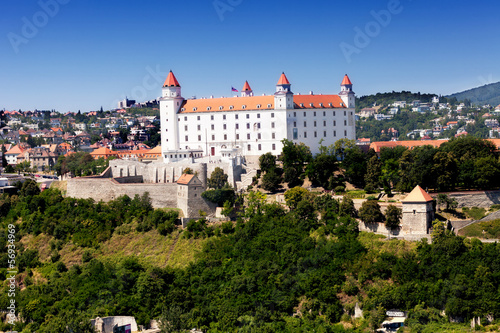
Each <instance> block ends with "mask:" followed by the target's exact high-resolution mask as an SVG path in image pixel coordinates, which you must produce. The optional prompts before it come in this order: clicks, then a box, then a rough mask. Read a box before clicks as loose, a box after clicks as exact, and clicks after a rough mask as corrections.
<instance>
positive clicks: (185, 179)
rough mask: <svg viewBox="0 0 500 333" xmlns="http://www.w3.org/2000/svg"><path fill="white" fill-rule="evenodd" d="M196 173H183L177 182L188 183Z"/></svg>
mask: <svg viewBox="0 0 500 333" xmlns="http://www.w3.org/2000/svg"><path fill="white" fill-rule="evenodd" d="M193 177H194V175H188V174H185V173H184V174H182V176H180V177H179V179H177V184H181V185H187V184H189V182H190V181H191V179H193Z"/></svg>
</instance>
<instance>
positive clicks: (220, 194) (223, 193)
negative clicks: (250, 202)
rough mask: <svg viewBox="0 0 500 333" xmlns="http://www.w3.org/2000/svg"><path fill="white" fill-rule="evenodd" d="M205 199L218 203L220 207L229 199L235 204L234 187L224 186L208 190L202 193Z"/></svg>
mask: <svg viewBox="0 0 500 333" xmlns="http://www.w3.org/2000/svg"><path fill="white" fill-rule="evenodd" d="M201 197H202V198H203V199H206V200H208V201H210V202H213V203H215V204H217V206H218V207H222V206H223V205H224V202H226V201H229V202H230V203H231V204H234V200H235V193H234V190H233V189H232V188H222V189H216V190H207V191H205V192H203V193H202V194H201Z"/></svg>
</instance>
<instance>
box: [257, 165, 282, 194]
mask: <svg viewBox="0 0 500 333" xmlns="http://www.w3.org/2000/svg"><path fill="white" fill-rule="evenodd" d="M280 184H281V176H280V175H279V174H278V173H277V172H276V169H272V170H270V171H267V172H266V173H265V174H264V176H262V188H263V189H264V190H266V191H269V192H274V191H276V190H277V189H278V188H279V187H280Z"/></svg>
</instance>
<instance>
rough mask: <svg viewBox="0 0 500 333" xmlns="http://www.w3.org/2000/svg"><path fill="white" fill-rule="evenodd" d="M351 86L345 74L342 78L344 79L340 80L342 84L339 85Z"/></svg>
mask: <svg viewBox="0 0 500 333" xmlns="http://www.w3.org/2000/svg"><path fill="white" fill-rule="evenodd" d="M348 84H350V85H352V82H351V80H349V76H347V74H346V75H345V76H344V79H343V80H342V83H341V84H340V85H341V86H345V85H348Z"/></svg>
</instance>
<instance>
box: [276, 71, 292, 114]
mask: <svg viewBox="0 0 500 333" xmlns="http://www.w3.org/2000/svg"><path fill="white" fill-rule="evenodd" d="M290 88H291V84H290V81H288V78H287V77H286V75H285V73H282V74H281V76H280V79H279V80H278V83H277V84H276V92H275V93H274V108H275V109H276V110H289V109H293V92H292V90H291V89H290Z"/></svg>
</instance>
